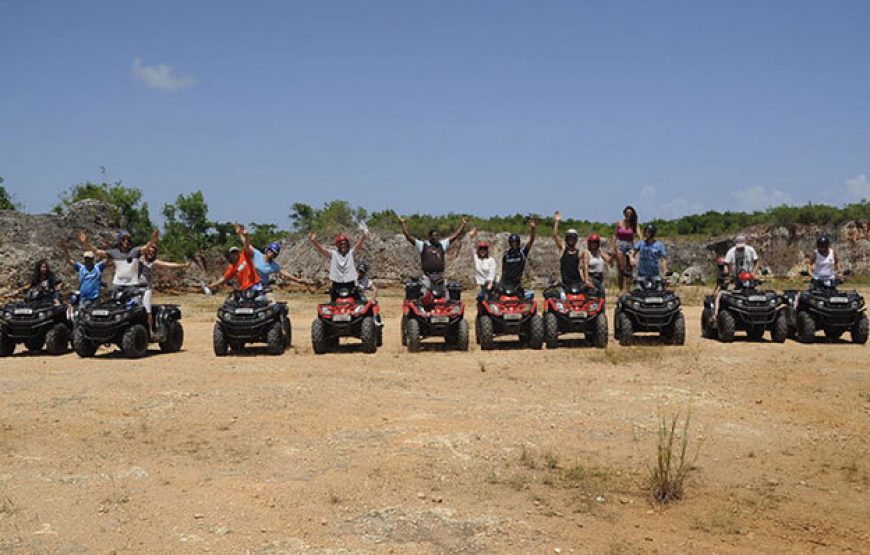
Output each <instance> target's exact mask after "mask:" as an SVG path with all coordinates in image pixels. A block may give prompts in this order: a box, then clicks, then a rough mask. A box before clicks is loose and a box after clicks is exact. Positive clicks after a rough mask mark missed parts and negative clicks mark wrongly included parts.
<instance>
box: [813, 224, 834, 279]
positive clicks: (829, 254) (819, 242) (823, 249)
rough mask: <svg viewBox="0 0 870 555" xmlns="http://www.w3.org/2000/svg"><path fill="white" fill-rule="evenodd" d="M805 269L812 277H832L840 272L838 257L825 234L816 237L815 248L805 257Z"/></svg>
mask: <svg viewBox="0 0 870 555" xmlns="http://www.w3.org/2000/svg"><path fill="white" fill-rule="evenodd" d="M807 271H808V272H809V274H810V276H811V277H812V278H813V279H834V278H835V277H837V274H838V273H839V272H840V259H839V258H837V252H836V251H835V250H834V249H832V248H831V239H830V238H829V237H828V236H827V235H822V236H820V237H819V238H818V239H816V250H815V251H813V253H812V254H811V255H809V256H808V257H807Z"/></svg>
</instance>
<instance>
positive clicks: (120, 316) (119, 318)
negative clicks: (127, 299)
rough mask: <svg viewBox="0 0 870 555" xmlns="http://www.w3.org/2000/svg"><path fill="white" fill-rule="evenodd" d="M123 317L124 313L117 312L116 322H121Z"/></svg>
mask: <svg viewBox="0 0 870 555" xmlns="http://www.w3.org/2000/svg"><path fill="white" fill-rule="evenodd" d="M123 319H124V315H123V314H121V313H120V312H119V313H118V314H115V321H116V322H120V321H121V320H123Z"/></svg>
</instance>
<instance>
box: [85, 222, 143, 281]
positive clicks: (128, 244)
mask: <svg viewBox="0 0 870 555" xmlns="http://www.w3.org/2000/svg"><path fill="white" fill-rule="evenodd" d="M159 236H160V230H159V229H155V230H154V231H153V232H152V233H151V238H150V239H149V240H148V242H147V243H145V245H143V246H141V247H136V246H133V239H132V237H131V235H130V232H129V231H127V230H125V229H122V230H121V231H119V232H118V235H117V243H116V245H115V246H114V247H112V248H110V249H107V250H100V249H96V248H94V246H93V245H92V244H91V243H90V241H88V236H87V235H86V234H85V232H84V231H82V232H80V233H79V239H80V240H81V242H82V244H83V245H85V248H87V249H88V250H90V251H94V252H95V253H97V256H105V257H107V258H108V259H109V260H111V262H112V264H113V265H114V266H115V275H114V276H113V277H112V286H113V287H114V288H115V289H123V288H126V287H132V286H135V285H138V284H139V259H140V257H141V255H142V249H144V248H146V247H150V246H154V245H156V244H157V238H158V237H159Z"/></svg>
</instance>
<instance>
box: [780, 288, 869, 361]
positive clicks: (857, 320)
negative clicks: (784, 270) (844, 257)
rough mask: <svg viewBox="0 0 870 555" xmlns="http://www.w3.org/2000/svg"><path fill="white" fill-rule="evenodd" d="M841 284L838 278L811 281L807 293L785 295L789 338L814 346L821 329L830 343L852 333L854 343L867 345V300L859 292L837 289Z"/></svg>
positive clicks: (792, 292)
mask: <svg viewBox="0 0 870 555" xmlns="http://www.w3.org/2000/svg"><path fill="white" fill-rule="evenodd" d="M804 275H806V272H804ZM846 275H848V274H846ZM842 283H843V281H842V280H840V279H839V278H834V279H812V280H810V287H809V289H808V290H807V291H786V292H785V297H786V299H787V302H788V310H787V314H788V332H789V336H790V337H796V338H797V339H798V340H799V341H800V342H801V343H812V342H814V341H815V339H816V331H818V330H821V331H824V333H825V337H827V338H828V339H829V340H835V339H839V338H840V336H842V335H843V333H845V332H846V331H849V332H850V334H851V336H852V343H858V344H860V345H863V344H865V343H867V312H866V308H865V307H864V297H862V296H861V295H860V294H859V293H858V292H857V291H844V290H841V289H838V286H839V285H841V284H842Z"/></svg>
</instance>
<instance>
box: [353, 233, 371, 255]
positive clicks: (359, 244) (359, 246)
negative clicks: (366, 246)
mask: <svg viewBox="0 0 870 555" xmlns="http://www.w3.org/2000/svg"><path fill="white" fill-rule="evenodd" d="M368 234H369V232H368V231H363V232H362V235H360V236H359V240H358V241H357V242H356V245H354V246H353V250H355V251H358V250H361V249H362V248H363V243H364V242H365V240H366V237H367V236H368Z"/></svg>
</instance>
